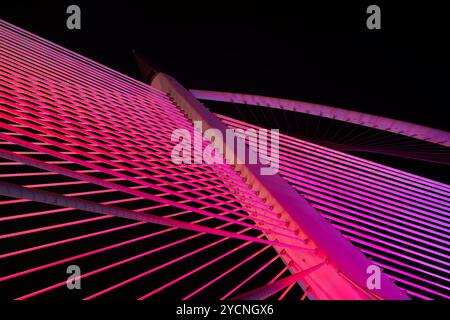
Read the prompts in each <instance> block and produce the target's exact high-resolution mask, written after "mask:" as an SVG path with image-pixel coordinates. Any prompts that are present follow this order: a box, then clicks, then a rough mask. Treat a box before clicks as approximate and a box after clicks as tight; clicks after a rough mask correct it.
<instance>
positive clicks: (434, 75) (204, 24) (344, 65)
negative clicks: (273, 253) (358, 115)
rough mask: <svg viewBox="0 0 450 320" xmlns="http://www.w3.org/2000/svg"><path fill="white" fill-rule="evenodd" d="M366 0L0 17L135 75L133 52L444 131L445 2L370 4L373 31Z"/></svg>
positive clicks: (113, 7)
mask: <svg viewBox="0 0 450 320" xmlns="http://www.w3.org/2000/svg"><path fill="white" fill-rule="evenodd" d="M144 3H145V4H146V5H144ZM374 3H375V2H374ZM70 4H78V5H79V6H80V8H81V11H82V22H81V23H82V28H81V30H68V29H67V28H66V26H65V22H66V18H67V16H68V15H67V14H66V13H65V11H66V8H67V6H68V5H70ZM369 4H372V3H369V2H367V3H364V2H360V3H359V4H356V3H355V4H342V3H339V4H334V5H331V4H329V3H326V2H321V3H317V4H316V5H315V6H311V5H304V4H300V5H298V4H296V5H295V6H294V5H289V6H288V5H287V4H281V3H280V4H279V5H278V6H276V7H273V6H268V5H261V3H259V2H258V3H253V4H250V3H249V4H247V5H246V6H244V5H243V3H240V4H234V5H233V4H232V3H229V4H227V5H225V4H220V3H215V4H214V5H212V4H209V5H206V4H204V5H196V6H190V5H189V6H188V5H186V4H185V5H183V6H178V5H176V4H175V3H173V4H168V5H164V6H161V5H160V4H157V2H154V3H153V2H152V1H148V2H147V1H146V2H141V3H133V2H132V1H131V2H130V1H122V2H106V3H99V2H97V1H96V2H95V4H94V3H93V1H91V2H80V1H71V2H67V1H59V2H58V3H47V4H45V3H44V4H42V3H39V4H36V3H34V4H27V3H24V2H23V1H14V2H11V3H9V4H7V3H3V2H2V4H1V10H0V17H1V18H2V19H5V20H7V21H9V22H12V23H14V24H16V25H18V26H21V27H23V28H25V29H27V30H28V31H31V32H33V33H36V34H38V35H41V36H43V37H44V38H47V39H49V40H52V41H54V42H56V43H58V44H61V45H63V46H65V47H68V48H70V49H72V50H74V51H76V52H78V53H81V54H82V55H85V56H88V57H90V58H92V59H94V60H96V61H99V62H101V63H103V64H105V65H107V66H109V67H112V68H114V69H116V70H119V71H121V72H124V73H126V74H128V75H131V76H133V77H135V78H139V73H138V70H137V68H136V65H135V62H134V59H133V56H132V53H131V50H132V49H135V50H136V51H137V52H139V53H141V55H143V56H144V57H145V58H147V59H148V60H149V61H151V62H152V63H153V64H154V65H156V66H157V67H158V68H159V69H160V70H162V71H164V72H166V73H169V74H171V75H172V76H174V77H175V78H177V79H178V80H179V81H180V82H182V83H183V84H184V85H185V86H186V87H188V88H196V89H209V90H223V91H234V92H243V93H253V94H261V95H267V96H275V97H282V98H290V99H299V100H303V101H310V102H316V103H322V104H328V105H332V106H336V107H344V108H347V109H353V110H358V111H363V112H368V113H372V114H377V115H384V116H388V117H393V118H397V119H400V120H407V121H412V122H416V123H419V124H423V125H427V126H431V127H435V128H441V129H447V130H449V129H450V127H449V121H448V117H447V116H445V112H446V111H447V109H448V106H449V105H448V97H447V93H448V89H449V83H450V72H449V71H450V67H449V65H450V63H449V61H448V57H449V56H450V54H449V49H448V48H447V42H448V39H449V34H448V25H447V23H446V19H445V10H444V9H443V8H440V7H439V6H432V5H428V6H427V7H425V6H423V5H419V4H415V3H414V4H413V3H410V2H408V3H403V4H401V5H398V7H394V6H393V5H392V4H390V5H388V4H384V3H380V2H377V3H376V4H378V5H379V6H380V7H381V13H382V18H381V20H382V29H381V30H368V29H367V28H366V19H367V16H368V15H367V14H366V8H367V6H368V5H369Z"/></svg>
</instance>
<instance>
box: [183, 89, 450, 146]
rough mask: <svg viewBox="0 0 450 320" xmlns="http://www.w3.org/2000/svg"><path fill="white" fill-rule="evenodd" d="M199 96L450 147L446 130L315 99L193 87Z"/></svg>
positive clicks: (449, 135) (203, 98)
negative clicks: (337, 122)
mask: <svg viewBox="0 0 450 320" xmlns="http://www.w3.org/2000/svg"><path fill="white" fill-rule="evenodd" d="M190 91H191V92H192V94H193V95H194V96H195V97H196V98H197V99H200V100H210V101H220V102H234V103H241V104H246V105H251V106H261V107H268V108H274V109H282V110H289V111H295V112H301V113H306V114H311V115H315V116H319V117H324V118H329V119H336V120H340V121H344V122H349V123H353V124H358V125H361V126H365V127H370V128H374V129H379V130H384V131H388V132H392V133H396V134H401V135H404V136H407V137H410V138H415V139H419V140H423V141H428V142H433V143H436V144H439V145H442V146H446V147H450V133H449V132H447V131H443V130H439V129H434V128H429V127H426V126H422V125H418V124H414V123H409V122H405V121H401V120H395V119H390V118H386V117H381V116H375V115H371V114H366V113H362V112H357V111H351V110H345V109H341V108H335V107H329V106H324V105H320V104H316V103H310V102H303V101H296V100H289V99H280V98H273V97H266V96H258V95H251V94H242V93H232V92H220V91H207V90H190Z"/></svg>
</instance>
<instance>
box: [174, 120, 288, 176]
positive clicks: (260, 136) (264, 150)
mask: <svg viewBox="0 0 450 320" xmlns="http://www.w3.org/2000/svg"><path fill="white" fill-rule="evenodd" d="M202 127H203V125H202V121H194V132H193V135H192V134H191V132H190V131H188V130H187V129H175V130H174V131H173V132H172V135H171V137H170V139H171V141H172V142H176V143H177V144H176V145H175V146H174V147H173V148H172V153H171V158H172V162H173V163H174V164H177V165H179V164H201V163H206V164H224V163H227V164H257V163H259V164H260V165H261V168H260V174H261V175H274V174H276V173H277V172H278V169H279V167H280V160H279V130H278V129H270V130H268V129H258V130H256V129H247V130H242V129H226V131H225V137H224V134H223V133H222V131H221V130H219V129H215V128H209V129H207V130H205V132H204V133H203V136H202V134H201V132H203V130H202ZM204 141H209V143H208V144H207V145H206V146H204V145H203V144H204ZM246 141H248V144H249V145H250V148H248V147H247V146H246Z"/></svg>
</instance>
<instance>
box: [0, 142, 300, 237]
mask: <svg viewBox="0 0 450 320" xmlns="http://www.w3.org/2000/svg"><path fill="white" fill-rule="evenodd" d="M2 136H3V134H2V133H0V137H2ZM22 143H24V144H27V145H28V143H27V142H23V141H22ZM30 147H32V148H33V147H34V148H36V149H40V148H38V147H37V146H35V145H34V146H33V145H31V144H30ZM47 152H48V153H50V154H51V153H53V152H52V150H50V149H47ZM9 155H10V154H9V153H8V152H6V151H3V152H0V156H2V157H7V156H9ZM16 156H17V155H16ZM21 158H22V159H21V161H23V162H25V156H21ZM27 161H28V163H30V164H32V165H34V166H39V167H40V168H42V169H45V170H51V171H56V172H58V171H59V172H60V173H62V174H64V175H67V176H70V177H74V178H79V179H82V180H85V181H90V182H93V183H95V184H98V185H102V186H104V187H107V188H112V189H116V190H119V191H122V190H123V191H124V192H126V193H129V194H133V195H135V196H140V197H143V198H147V199H149V200H153V201H156V202H162V203H164V204H168V205H173V206H175V207H179V208H180V209H185V210H191V211H192V212H196V213H200V214H203V215H207V216H212V217H219V216H217V214H214V213H210V212H207V211H204V210H199V209H196V208H194V207H190V206H187V205H184V204H181V203H179V202H174V201H171V200H167V199H164V198H159V197H155V196H153V195H151V194H148V193H144V192H141V191H138V190H133V189H130V188H127V187H123V186H120V185H117V184H114V183H111V182H107V181H104V180H101V179H98V178H94V177H91V176H86V175H83V174H79V173H78V174H76V173H74V172H73V171H70V170H67V169H64V168H58V167H54V166H53V165H49V164H45V163H42V162H40V161H35V160H33V159H27ZM163 191H165V192H169V190H163ZM20 198H23V197H20ZM204 204H206V205H209V204H208V203H204ZM241 216H242V214H241ZM220 219H223V220H225V221H228V222H234V221H236V220H233V219H231V218H226V217H220ZM236 223H237V224H241V225H243V226H247V227H254V228H255V229H262V228H260V227H257V226H251V225H249V224H247V223H244V222H236ZM279 228H280V227H279ZM263 230H264V229H263ZM289 231H290V230H289ZM272 232H273V233H275V234H280V235H283V236H285V237H288V238H293V239H295V240H296V241H298V242H301V241H300V240H299V239H298V238H295V237H293V236H289V235H285V234H283V233H279V232H277V231H272Z"/></svg>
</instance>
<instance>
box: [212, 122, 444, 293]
mask: <svg viewBox="0 0 450 320" xmlns="http://www.w3.org/2000/svg"><path fill="white" fill-rule="evenodd" d="M218 116H219V117H220V118H221V119H222V121H223V122H225V123H226V124H228V125H229V126H230V127H231V128H235V129H242V130H247V129H258V127H257V126H255V125H252V124H249V123H246V122H243V121H240V120H237V119H233V118H230V117H226V116H223V115H218ZM247 134H248V135H249V136H252V137H254V131H247ZM243 138H245V137H244V136H243ZM255 141H257V140H254V139H248V140H247V143H250V144H251V145H252V146H253V147H256V145H255ZM258 147H259V148H261V147H265V146H261V145H259V146H258ZM280 173H281V174H282V176H283V177H284V178H285V179H286V180H287V181H289V183H290V184H291V185H292V186H293V187H294V188H295V189H296V190H297V191H298V192H299V193H300V194H302V195H303V196H304V197H305V198H306V199H307V200H308V201H309V202H310V203H311V204H312V205H313V206H314V207H315V208H316V209H318V210H319V211H320V212H321V214H322V215H323V216H324V217H325V218H326V219H328V220H329V221H330V222H331V223H332V224H333V225H334V226H335V228H337V229H338V230H340V231H341V232H342V234H343V235H345V237H347V238H348V239H350V240H351V241H352V243H354V244H355V245H356V246H358V247H359V248H360V249H361V251H362V252H363V253H364V254H366V255H367V256H369V257H371V258H372V260H373V261H374V262H375V263H376V264H377V265H379V266H381V267H383V268H384V270H385V273H386V274H388V275H389V276H390V277H391V278H392V279H393V280H395V281H396V282H397V284H398V285H399V286H401V287H403V288H404V289H405V290H407V292H408V294H409V295H410V296H411V297H417V298H422V299H436V298H447V299H448V298H450V288H449V282H450V265H449V262H448V261H449V257H450V255H449V251H450V249H449V248H450V246H449V239H450V228H449V226H450V224H449V222H450V186H449V185H446V184H444V183H440V182H436V181H433V180H430V179H427V178H423V177H420V176H417V175H413V174H410V173H408V172H404V171H401V170H397V169H394V168H390V167H388V166H384V165H380V164H377V163H375V162H371V161H368V160H365V159H361V158H358V157H355V156H352V155H348V154H346V153H343V152H339V151H336V150H333V149H330V148H326V147H323V146H320V145H317V144H313V143H310V142H306V141H303V140H301V139H297V138H294V137H291V136H289V135H284V134H282V135H281V137H280Z"/></svg>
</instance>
